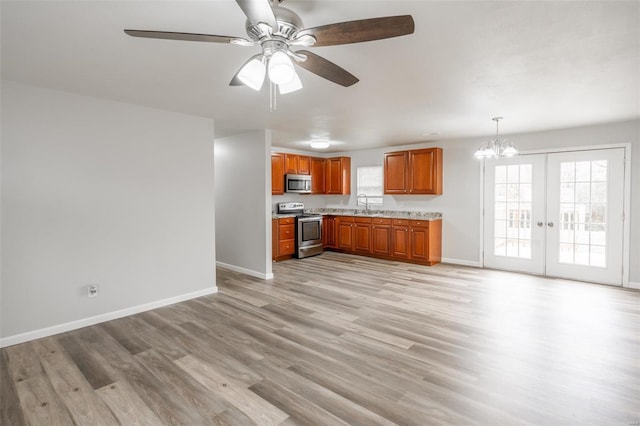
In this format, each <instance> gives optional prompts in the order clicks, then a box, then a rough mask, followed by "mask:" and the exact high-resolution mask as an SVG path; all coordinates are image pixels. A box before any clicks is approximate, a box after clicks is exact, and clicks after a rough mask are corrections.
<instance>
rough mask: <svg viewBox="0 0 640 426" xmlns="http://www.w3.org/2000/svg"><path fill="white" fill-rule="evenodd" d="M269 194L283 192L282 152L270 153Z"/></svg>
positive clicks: (280, 193)
mask: <svg viewBox="0 0 640 426" xmlns="http://www.w3.org/2000/svg"><path fill="white" fill-rule="evenodd" d="M271 194H272V195H282V194H284V154H281V153H276V152H272V153H271Z"/></svg>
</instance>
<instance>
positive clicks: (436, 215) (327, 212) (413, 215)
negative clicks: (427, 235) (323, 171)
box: [272, 208, 442, 220]
mask: <svg viewBox="0 0 640 426" xmlns="http://www.w3.org/2000/svg"><path fill="white" fill-rule="evenodd" d="M304 212H305V213H313V214H319V215H323V216H361V217H383V218H389V219H414V220H439V219H442V213H441V212H422V211H401V210H369V211H367V212H365V211H364V209H333V208H322V209H306V210H305V211H304ZM272 217H273V219H281V218H285V217H295V215H291V214H275V213H274V214H273V215H272Z"/></svg>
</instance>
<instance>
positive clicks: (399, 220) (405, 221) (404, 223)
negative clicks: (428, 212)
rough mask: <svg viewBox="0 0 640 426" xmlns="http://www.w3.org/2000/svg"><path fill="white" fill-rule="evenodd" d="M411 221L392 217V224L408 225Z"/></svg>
mask: <svg viewBox="0 0 640 426" xmlns="http://www.w3.org/2000/svg"><path fill="white" fill-rule="evenodd" d="M410 222H411V221H410V220H407V219H393V224H394V225H395V226H409V223H410Z"/></svg>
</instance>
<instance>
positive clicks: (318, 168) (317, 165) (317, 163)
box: [310, 157, 325, 194]
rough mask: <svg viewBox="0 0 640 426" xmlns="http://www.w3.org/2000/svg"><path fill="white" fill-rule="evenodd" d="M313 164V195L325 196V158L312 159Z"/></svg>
mask: <svg viewBox="0 0 640 426" xmlns="http://www.w3.org/2000/svg"><path fill="white" fill-rule="evenodd" d="M310 164H311V167H310V168H311V193H312V194H324V167H325V159H324V158H315V157H311V158H310Z"/></svg>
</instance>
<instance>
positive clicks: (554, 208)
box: [484, 148, 624, 285]
mask: <svg viewBox="0 0 640 426" xmlns="http://www.w3.org/2000/svg"><path fill="white" fill-rule="evenodd" d="M484 185H485V186H484V188H485V198H484V264H485V266H487V267H491V268H497V269H505V270H513V271H520V272H527V273H533V274H541V275H549V276H554V277H562V278H569V279H576V280H583V281H592V282H599V283H604V284H613V285H622V254H623V204H624V191H623V188H624V149H623V148H615V149H600V150H590V151H574V152H562V153H550V154H535V155H521V156H517V157H510V158H501V159H497V160H486V162H485V182H484Z"/></svg>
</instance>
